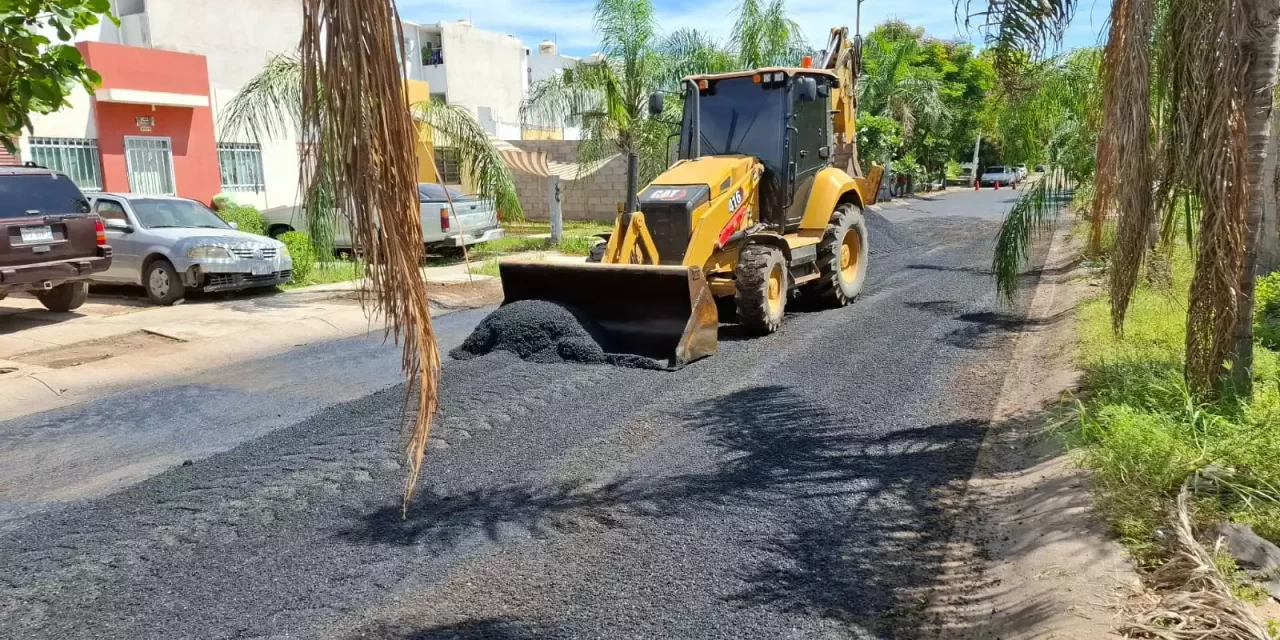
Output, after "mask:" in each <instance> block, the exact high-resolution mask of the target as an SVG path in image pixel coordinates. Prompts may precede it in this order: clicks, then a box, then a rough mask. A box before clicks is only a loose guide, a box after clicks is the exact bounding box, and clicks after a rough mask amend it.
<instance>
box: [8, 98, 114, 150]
mask: <svg viewBox="0 0 1280 640" xmlns="http://www.w3.org/2000/svg"><path fill="white" fill-rule="evenodd" d="M67 100H68V101H69V102H70V103H71V106H70V107H63V108H61V109H59V110H57V111H55V112H53V113H49V114H39V113H33V114H31V124H32V128H33V129H34V130H35V134H34V135H35V136H36V137H40V138H97V137H98V125H97V122H96V121H95V119H94V117H93V103H92V101H91V98H90V97H89V92H88V91H85V90H84V87H81V86H79V85H76V86H74V87H73V88H72V89H71V94H70V95H68V96H67ZM27 157H29V156H27V155H25V154H24V155H23V158H27Z"/></svg>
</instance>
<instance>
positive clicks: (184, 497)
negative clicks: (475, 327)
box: [0, 191, 1025, 640]
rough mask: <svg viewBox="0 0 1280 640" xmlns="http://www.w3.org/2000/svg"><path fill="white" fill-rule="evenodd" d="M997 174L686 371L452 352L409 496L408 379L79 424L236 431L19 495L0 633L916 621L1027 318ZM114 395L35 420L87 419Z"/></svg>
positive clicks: (465, 634)
mask: <svg viewBox="0 0 1280 640" xmlns="http://www.w3.org/2000/svg"><path fill="white" fill-rule="evenodd" d="M1010 195H1011V194H1009V193H1007V192H1005V191H1001V192H999V193H998V194H997V193H993V192H990V191H984V192H981V193H977V194H975V193H972V192H966V193H958V194H952V195H949V196H946V197H944V198H941V199H939V200H936V201H920V202H916V203H914V204H913V205H912V207H911V208H910V209H890V210H887V211H886V216H887V217H889V218H891V219H894V218H897V219H903V220H908V219H909V221H904V222H902V223H901V226H900V228H902V229H907V230H910V231H911V232H913V233H915V234H916V236H917V238H918V239H919V241H920V243H921V245H920V246H918V247H915V248H910V249H906V250H903V251H899V252H896V253H893V254H888V255H880V256H876V260H875V261H874V263H873V264H872V267H871V276H870V279H869V284H868V287H867V289H866V291H865V292H864V295H863V297H862V298H861V299H860V300H859V301H858V302H857V303H855V304H854V305H852V306H850V307H848V308H845V309H841V310H834V311H822V312H806V311H797V312H795V313H792V314H790V315H789V317H788V318H787V321H786V323H784V325H783V329H782V330H781V331H780V332H779V333H777V334H775V335H773V336H769V337H766V338H761V339H749V340H748V339H742V338H741V336H740V335H739V334H737V333H736V332H735V331H734V330H733V329H732V328H725V329H723V330H722V342H721V351H720V353H719V354H718V355H717V356H716V357H714V358H711V359H708V360H704V361H701V362H698V363H696V364H694V365H691V366H689V367H686V368H685V369H683V370H681V371H678V372H674V373H673V372H659V371H643V370H634V369H617V368H612V367H607V366H583V365H568V364H563V365H540V364H531V363H525V362H522V361H520V360H517V359H515V358H514V357H511V356H509V355H506V354H493V355H490V356H486V357H484V358H479V359H475V360H470V361H467V362H448V363H447V364H446V365H445V370H444V378H443V381H442V397H443V416H444V417H443V420H442V422H441V423H440V424H439V425H438V426H437V428H436V430H435V432H434V439H433V441H432V445H431V450H430V452H429V454H428V459H427V471H426V473H425V475H424V477H423V479H422V482H421V485H420V490H419V493H418V496H417V498H416V499H415V500H414V502H413V504H412V505H411V508H410V511H409V514H408V517H407V518H402V517H401V510H400V500H399V492H400V489H401V486H402V482H403V471H402V469H401V468H400V465H399V460H400V458H401V455H400V443H401V438H400V429H401V421H400V413H401V410H402V407H403V400H404V398H403V388H402V387H396V388H393V389H388V390H385V391H382V392H379V393H375V394H373V395H369V396H366V397H362V398H359V399H356V400H353V401H350V402H346V403H344V404H339V405H335V406H332V407H329V408H328V409H325V410H322V411H320V412H319V413H317V414H316V415H314V416H312V417H310V418H307V419H305V420H302V421H301V422H299V423H297V424H292V425H290V426H283V425H278V424H275V423H272V422H271V421H270V420H269V421H268V424H259V423H249V422H246V421H245V420H244V419H243V417H241V418H240V419H237V420H234V421H232V422H231V424H229V425H228V424H224V422H225V420H219V418H220V417H223V416H225V415H226V412H229V411H231V410H232V408H233V407H234V406H235V405H236V404H237V401H236V397H235V396H234V394H233V395H232V396H221V395H219V394H216V393H211V394H208V395H206V394H202V393H191V394H188V395H185V396H184V397H182V399H181V400H180V401H178V402H177V403H175V405H174V406H172V407H167V406H166V405H165V402H163V401H161V400H160V399H154V398H153V399H152V400H150V401H147V402H145V403H140V406H141V408H140V409H139V412H140V415H139V416H137V417H130V416H124V415H116V416H115V417H112V418H106V420H108V424H107V426H99V427H92V428H102V429H107V430H108V432H110V433H117V434H118V437H119V438H120V439H121V440H122V441H124V442H131V441H133V440H134V439H136V437H138V436H137V434H135V433H133V432H132V431H131V429H130V428H129V426H128V425H130V424H137V425H138V427H137V429H138V430H140V431H141V432H142V433H143V435H144V437H145V435H146V434H147V433H150V432H154V431H157V430H161V431H163V430H166V429H168V430H169V431H168V433H169V434H170V435H169V437H170V438H172V439H181V438H182V436H180V435H176V434H173V433H172V430H171V429H170V428H169V427H166V426H164V425H165V422H164V420H165V419H167V420H173V421H178V420H187V421H188V423H187V424H189V425H191V427H192V428H193V429H196V428H198V429H204V430H206V431H204V432H201V433H190V432H189V433H190V435H189V436H188V437H190V438H192V439H206V438H207V439H208V444H207V446H204V445H201V446H192V447H191V449H190V450H192V451H196V452H198V453H201V454H204V455H208V454H209V453H210V452H212V451H213V450H217V449H223V448H227V447H234V448H229V449H228V450H225V451H222V452H221V453H214V454H213V455H208V457H204V458H199V456H198V455H197V456H192V457H195V458H196V460H195V461H194V463H193V464H190V465H187V466H176V467H174V468H172V469H170V470H168V471H166V472H163V473H160V474H158V475H155V476H154V477H151V478H150V479H148V480H145V481H142V482H140V483H138V484H136V485H134V486H132V487H129V488H127V489H125V490H122V491H119V492H116V493H113V494H111V495H108V496H106V497H102V498H98V499H94V500H91V501H87V502H84V503H77V504H72V505H68V506H63V507H58V508H48V507H43V511H38V512H32V513H28V514H27V515H24V516H21V517H15V518H13V519H11V520H10V522H9V523H8V525H7V528H6V529H4V530H2V531H0V567H4V569H3V571H0V637H5V638H9V637H13V638H94V639H101V640H105V639H108V638H127V639H131V640H132V639H138V638H286V637H288V638H400V639H410V638H413V639H427V638H430V639H435V638H464V639H471V638H493V639H498V640H502V639H524V638H846V637H854V638H864V637H867V638H869V637H908V638H909V637H915V634H914V632H913V630H912V628H913V625H914V624H916V623H917V622H918V615H916V614H918V612H919V611H920V610H921V609H922V608H923V604H924V603H923V601H922V595H923V593H924V590H925V589H927V588H928V587H929V586H930V584H931V580H932V579H933V578H934V576H935V574H936V563H937V561H938V559H939V555H940V554H941V552H942V547H943V545H944V544H945V543H946V541H947V538H948V536H949V534H950V517H949V514H948V513H947V512H946V510H945V509H944V508H942V506H940V505H941V503H942V502H944V501H945V500H946V499H947V498H948V497H949V496H952V495H954V493H955V492H956V491H957V490H959V489H960V488H961V485H962V484H963V482H964V481H965V480H966V479H967V477H968V475H969V473H970V471H971V469H972V467H973V463H974V457H975V455H976V451H977V447H978V444H979V441H980V438H981V437H982V435H983V430H984V427H985V425H986V423H987V420H988V419H989V418H990V415H991V411H992V407H993V402H994V399H995V395H996V393H997V392H998V390H999V388H1000V386H1001V383H1002V380H1003V376H1004V368H1003V363H1004V362H1005V361H1006V360H1007V358H1008V354H1009V347H1010V346H1011V345H1010V342H1011V340H1010V336H1011V335H1012V334H1013V332H1014V331H1016V330H1017V328H1018V327H1019V325H1020V322H1021V318H1022V312H1021V309H1022V308H1023V307H1022V306H1019V307H1016V308H1009V307H1001V306H999V305H997V304H996V302H995V299H994V295H993V290H994V288H993V285H992V282H991V279H990V275H989V274H988V273H987V269H986V267H987V265H988V263H989V260H990V246H991V235H992V232H993V230H994V225H995V223H994V222H993V219H994V218H998V217H999V214H1000V213H1002V211H1003V209H1004V208H1006V207H1007V206H1008V204H1007V202H1006V200H1008V198H1009V196H1010ZM959 215H964V216H967V217H956V216H959ZM873 241H874V240H873ZM1023 306H1025V305H1023ZM455 318H456V320H455V322H458V323H459V325H458V328H459V329H461V328H462V326H463V325H466V324H467V323H468V322H474V321H475V319H476V317H465V316H455ZM328 349H332V350H333V351H332V352H328V355H322V356H318V357H316V359H315V360H314V362H316V363H317V365H318V364H325V365H327V366H326V369H325V370H324V371H325V372H313V373H312V374H310V375H312V376H313V377H312V378H309V379H311V380H313V381H314V382H315V384H321V385H324V387H323V388H326V389H331V388H337V387H335V386H333V385H337V386H341V385H340V383H341V380H342V375H343V370H342V369H341V368H336V369H337V370H336V372H335V368H334V367H331V366H330V365H332V364H333V363H335V362H337V363H344V362H345V363H349V364H350V366H351V369H352V371H353V372H355V373H356V374H357V377H359V375H358V373H359V371H360V370H362V369H363V368H364V367H367V366H372V365H373V364H374V363H375V362H386V363H390V365H389V367H390V374H389V375H395V373H394V372H395V369H394V364H395V361H394V360H392V359H390V355H391V354H389V353H388V352H387V351H382V352H381V353H380V355H378V354H373V353H372V352H371V351H369V349H371V348H370V347H367V346H364V347H361V346H353V345H349V344H348V345H344V344H338V345H333V346H332V347H328ZM297 357H301V358H306V357H308V356H307V354H299V355H298V356H297ZM287 361H288V357H286V358H285V360H283V361H281V362H280V363H277V364H276V365H265V364H264V370H270V369H272V367H273V366H274V367H276V369H275V370H276V371H278V372H279V374H280V375H284V376H291V375H295V374H296V373H298V372H299V367H298V366H297V364H289V363H288V362H287ZM304 368H305V367H304ZM326 375H327V376H329V377H325V376H326ZM206 384H211V385H213V384H214V383H213V382H211V381H210V382H208V383H206ZM215 386H216V385H215ZM237 393H245V392H244V391H243V389H241V390H240V391H238V392H237ZM266 393H268V394H270V393H272V392H271V391H267V392H266ZM240 397H245V396H240ZM206 402H209V403H212V404H210V405H209V407H208V408H207V409H206V408H205V403H206ZM291 402H294V399H284V400H282V405H286V406H287V405H289V404H290V403H291ZM307 402H311V403H312V404H313V405H314V400H308V401H307ZM309 406H311V405H309ZM120 410H123V406H122V407H121V408H119V409H117V411H120ZM113 413H114V412H113ZM101 414H102V412H100V411H94V410H90V409H89V408H86V409H85V411H84V412H83V413H82V414H80V415H78V416H77V415H75V414H74V413H73V412H59V414H58V415H56V416H44V417H43V422H44V423H45V424H46V425H47V426H46V427H45V428H46V429H51V430H54V431H58V430H62V431H64V432H65V433H67V434H68V435H67V437H68V438H69V440H70V442H71V443H73V444H74V442H75V440H74V438H75V434H76V433H78V432H79V430H81V429H82V428H83V427H82V426H81V425H79V424H72V422H73V421H77V420H90V421H99V420H104V418H102V417H101ZM197 414H201V415H199V417H196V416H197ZM283 419H284V418H283V416H282V417H281V418H280V420H283ZM95 424H96V422H95ZM0 426H3V428H4V433H6V434H9V435H6V436H4V439H3V440H0V445H2V446H4V447H6V448H8V447H11V446H15V445H16V444H21V441H22V438H23V437H24V436H23V435H21V434H17V433H15V432H14V431H13V430H11V429H9V425H0ZM275 427H279V428H275ZM235 434H247V435H246V436H244V437H241V436H237V435H235ZM237 443H238V446H235V445H237ZM83 455H84V456H86V457H91V456H92V455H94V453H93V452H92V451H86V452H84V453H83ZM184 455H185V454H184ZM35 481H36V480H35V479H32V480H31V482H35Z"/></svg>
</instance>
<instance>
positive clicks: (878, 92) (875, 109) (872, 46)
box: [858, 34, 947, 138]
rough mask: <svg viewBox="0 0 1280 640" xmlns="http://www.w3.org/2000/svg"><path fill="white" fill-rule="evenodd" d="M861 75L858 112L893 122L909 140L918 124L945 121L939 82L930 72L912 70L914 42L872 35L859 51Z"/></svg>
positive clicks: (916, 52)
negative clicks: (892, 120) (860, 55)
mask: <svg viewBox="0 0 1280 640" xmlns="http://www.w3.org/2000/svg"><path fill="white" fill-rule="evenodd" d="M862 52H863V53H862V56H863V63H862V68H863V75H862V77H861V78H859V80H858V89H859V98H858V110H859V111H861V112H863V113H866V114H868V115H873V116H882V117H887V118H893V119H894V120H896V121H898V123H899V124H901V125H902V132H903V136H904V137H907V138H909V137H911V135H912V132H913V130H914V129H915V127H916V124H917V122H919V123H920V124H924V125H928V126H932V125H934V124H937V123H938V122H940V121H942V120H944V119H945V118H946V117H947V112H946V107H945V105H944V104H943V102H942V83H941V80H940V79H939V78H938V77H936V75H933V74H931V73H930V70H928V69H923V68H920V67H917V66H912V64H911V63H912V61H914V60H915V58H916V57H917V56H918V55H919V53H920V43H919V41H917V40H914V39H902V40H897V39H892V40H891V39H887V38H878V37H875V35H874V34H873V35H872V36H871V37H868V38H867V40H866V41H865V43H864V45H863V49H862Z"/></svg>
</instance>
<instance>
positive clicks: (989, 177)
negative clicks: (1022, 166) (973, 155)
mask: <svg viewBox="0 0 1280 640" xmlns="http://www.w3.org/2000/svg"><path fill="white" fill-rule="evenodd" d="M1021 180H1022V175H1021V173H1020V172H1019V171H1018V169H1017V167H1001V166H995V167H987V170H986V171H983V172H982V179H981V181H980V184H981V185H982V186H984V187H991V186H995V184H996V183H997V182H999V183H1000V185H1001V186H1005V187H1016V186H1018V182H1019V181H1021Z"/></svg>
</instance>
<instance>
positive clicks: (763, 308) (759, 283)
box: [734, 244, 787, 335]
mask: <svg viewBox="0 0 1280 640" xmlns="http://www.w3.org/2000/svg"><path fill="white" fill-rule="evenodd" d="M779 263H780V264H782V266H783V277H784V278H785V277H786V274H787V269H786V260H785V258H784V257H783V255H782V251H780V250H779V249H778V248H777V247H773V246H769V245H766V244H749V245H747V246H745V247H743V248H742V250H741V251H740V252H739V253H738V265H737V267H736V268H735V269H734V278H735V280H736V281H737V294H736V295H735V296H734V307H735V309H736V313H737V318H738V324H740V325H742V326H743V327H744V328H745V329H746V330H747V331H748V332H750V333H752V334H754V335H767V334H770V333H773V332H774V331H777V330H778V327H779V326H781V324H782V316H783V314H784V313H785V312H786V294H785V292H784V294H783V309H782V311H783V313H779V314H778V315H777V316H776V317H771V316H770V314H769V282H768V280H769V272H770V271H771V270H772V269H773V266H774V265H775V264H779Z"/></svg>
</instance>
